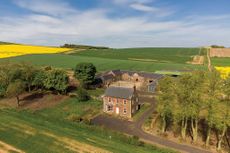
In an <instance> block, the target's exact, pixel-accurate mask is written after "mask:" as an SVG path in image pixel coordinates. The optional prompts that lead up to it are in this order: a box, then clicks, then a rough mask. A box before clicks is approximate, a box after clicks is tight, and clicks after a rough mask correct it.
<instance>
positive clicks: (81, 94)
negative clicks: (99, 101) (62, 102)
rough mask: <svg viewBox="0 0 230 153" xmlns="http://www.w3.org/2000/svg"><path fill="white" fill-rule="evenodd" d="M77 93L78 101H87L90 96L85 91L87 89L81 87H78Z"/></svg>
mask: <svg viewBox="0 0 230 153" xmlns="http://www.w3.org/2000/svg"><path fill="white" fill-rule="evenodd" d="M77 95H78V100H79V101H87V100H89V99H90V96H89V94H88V92H87V90H85V89H83V88H79V89H78V90H77Z"/></svg>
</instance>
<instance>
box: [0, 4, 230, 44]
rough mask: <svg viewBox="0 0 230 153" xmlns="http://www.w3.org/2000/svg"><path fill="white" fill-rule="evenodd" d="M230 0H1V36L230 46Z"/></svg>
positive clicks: (27, 41)
mask: <svg viewBox="0 0 230 153" xmlns="http://www.w3.org/2000/svg"><path fill="white" fill-rule="evenodd" d="M229 6H230V0H0V41H6V42H16V43H25V44H34V45H50V46H54V45H58V46H59V45H62V44H64V43H73V44H85V45H96V46H108V47H114V48H123V47H199V46H209V45H213V44H217V45H224V46H227V47H230V9H229Z"/></svg>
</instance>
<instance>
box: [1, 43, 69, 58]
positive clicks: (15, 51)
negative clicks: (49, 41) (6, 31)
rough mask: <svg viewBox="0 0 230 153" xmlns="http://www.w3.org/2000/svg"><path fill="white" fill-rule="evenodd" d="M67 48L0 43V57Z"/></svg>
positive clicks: (49, 51)
mask: <svg viewBox="0 0 230 153" xmlns="http://www.w3.org/2000/svg"><path fill="white" fill-rule="evenodd" d="M69 50H71V49H69V48H58V47H44V46H29V45H0V58H7V57H15V56H21V55H26V54H53V53H61V52H66V51H69Z"/></svg>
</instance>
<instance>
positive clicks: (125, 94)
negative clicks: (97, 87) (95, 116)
mask: <svg viewBox="0 0 230 153" xmlns="http://www.w3.org/2000/svg"><path fill="white" fill-rule="evenodd" d="M133 93H134V89H133V88H125V87H113V86H111V87H109V88H107V89H106V91H105V94H104V96H108V97H116V98H123V99H131V97H132V96H133Z"/></svg>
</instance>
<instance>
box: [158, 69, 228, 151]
mask: <svg viewBox="0 0 230 153" xmlns="http://www.w3.org/2000/svg"><path fill="white" fill-rule="evenodd" d="M157 92H158V94H157V99H158V105H157V111H158V113H159V117H160V125H161V126H160V128H161V130H160V131H161V133H162V134H164V133H165V132H167V131H169V130H172V129H173V132H176V131H180V132H179V133H180V135H181V138H182V139H183V140H185V139H186V137H187V136H191V138H192V141H193V143H194V144H196V143H197V139H198V137H199V136H201V137H202V138H204V144H205V146H207V147H208V146H209V145H210V136H211V133H215V134H216V142H217V143H216V148H217V150H221V146H222V143H223V141H224V137H225V136H226V137H227V131H228V129H229V128H230V77H229V78H227V79H226V80H223V79H221V77H220V74H219V73H218V72H217V71H213V72H194V73H191V74H186V75H183V76H181V77H179V78H171V77H165V78H164V79H162V80H161V81H160V82H159V85H158V88H157ZM229 130H230V129H229Z"/></svg>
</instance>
